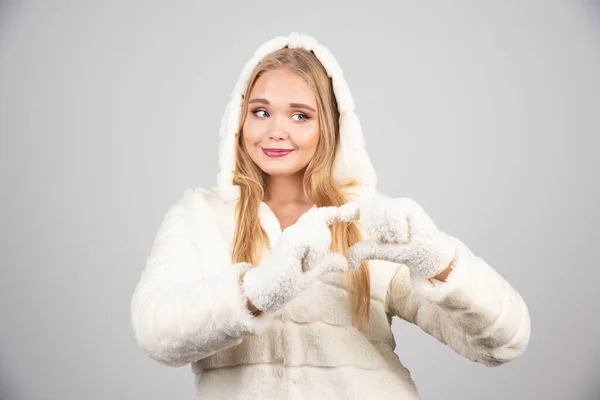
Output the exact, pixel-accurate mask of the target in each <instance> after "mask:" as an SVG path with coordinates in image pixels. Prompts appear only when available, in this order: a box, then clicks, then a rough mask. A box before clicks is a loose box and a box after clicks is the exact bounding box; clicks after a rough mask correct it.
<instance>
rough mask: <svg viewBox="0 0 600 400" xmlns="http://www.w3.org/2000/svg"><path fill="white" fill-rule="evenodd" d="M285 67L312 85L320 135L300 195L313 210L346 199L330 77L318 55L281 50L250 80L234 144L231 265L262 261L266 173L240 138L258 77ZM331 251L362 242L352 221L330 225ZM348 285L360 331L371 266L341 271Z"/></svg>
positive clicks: (367, 301)
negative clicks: (236, 194) (339, 178)
mask: <svg viewBox="0 0 600 400" xmlns="http://www.w3.org/2000/svg"><path fill="white" fill-rule="evenodd" d="M281 67H285V68H289V69H290V70H291V71H293V72H295V73H297V74H298V75H299V76H301V77H302V78H303V79H304V80H305V81H306V82H307V83H308V84H309V86H310V87H311V89H312V90H313V93H314V94H315V98H316V101H317V111H318V115H319V128H320V137H319V143H318V146H317V149H316V152H315V154H314V156H313V158H312V159H311V161H310V162H309V164H308V166H307V167H306V170H305V173H304V191H305V193H306V196H307V197H308V199H309V200H310V201H311V202H312V203H313V204H314V205H315V206H317V207H323V206H341V205H342V204H344V203H346V202H347V201H348V199H347V198H346V196H345V195H344V193H343V192H342V190H341V188H339V187H337V186H336V184H335V183H334V182H333V179H332V170H333V160H334V156H335V153H336V150H337V147H338V143H339V136H340V132H339V112H338V107H337V102H336V98H335V94H334V92H333V85H332V82H331V78H329V77H328V75H327V72H326V70H325V68H324V67H323V65H322V64H321V63H320V62H319V60H318V59H317V58H316V56H315V55H314V54H313V53H312V52H310V51H308V50H304V49H289V48H287V47H286V48H283V49H281V50H278V51H275V52H273V53H271V54H270V55H268V56H267V57H265V58H264V59H263V60H261V62H260V63H259V64H258V66H257V67H256V68H255V70H254V72H253V73H252V75H251V77H250V81H249V84H248V87H247V88H246V93H245V95H244V101H243V104H242V111H241V115H242V118H241V121H240V124H239V128H238V134H237V141H236V156H235V171H234V178H233V184H234V185H237V186H239V188H240V198H239V201H238V203H237V207H236V221H237V223H236V228H235V233H234V238H233V253H232V261H233V262H234V263H236V262H242V261H245V262H248V263H250V264H253V265H257V264H258V263H260V261H261V259H262V255H263V251H264V249H265V248H267V247H268V246H270V243H269V239H268V236H267V234H266V232H265V231H264V230H263V229H262V227H261V225H260V223H259V216H258V215H259V206H260V203H261V201H262V200H263V198H264V194H265V185H266V183H267V179H266V178H267V176H266V174H265V173H264V172H263V171H262V170H261V169H260V168H259V167H258V166H257V165H256V164H255V163H254V161H252V159H251V158H250V156H249V154H248V152H247V150H246V148H245V146H244V141H243V138H242V134H243V132H242V127H243V125H244V121H245V119H246V115H247V112H248V99H249V96H250V93H251V92H252V89H253V87H254V85H255V83H256V81H257V79H258V78H259V77H260V76H261V75H262V74H263V73H265V72H267V71H270V70H273V69H276V68H281ZM331 232H332V244H331V250H332V251H337V252H340V253H342V254H346V251H347V249H348V247H349V246H351V245H352V244H354V243H357V242H358V241H360V240H361V235H360V231H359V228H358V226H357V223H356V222H350V223H346V222H339V223H336V224H334V225H332V226H331ZM345 278H346V286H347V289H348V292H349V293H350V298H351V301H352V307H353V318H352V323H353V324H355V325H356V324H357V325H358V326H359V328H362V327H364V326H366V324H367V322H368V320H369V309H370V301H371V297H370V291H371V282H370V276H369V266H368V263H367V262H364V263H363V264H362V265H361V266H360V267H359V268H357V269H356V270H354V271H352V272H346V273H345Z"/></svg>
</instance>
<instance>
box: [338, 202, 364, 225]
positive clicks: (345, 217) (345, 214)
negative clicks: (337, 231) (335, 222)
mask: <svg viewBox="0 0 600 400" xmlns="http://www.w3.org/2000/svg"><path fill="white" fill-rule="evenodd" d="M360 210H361V205H360V204H359V203H358V202H355V201H353V202H349V203H346V204H343V205H341V206H340V207H339V221H340V222H352V221H358V220H359V219H360Z"/></svg>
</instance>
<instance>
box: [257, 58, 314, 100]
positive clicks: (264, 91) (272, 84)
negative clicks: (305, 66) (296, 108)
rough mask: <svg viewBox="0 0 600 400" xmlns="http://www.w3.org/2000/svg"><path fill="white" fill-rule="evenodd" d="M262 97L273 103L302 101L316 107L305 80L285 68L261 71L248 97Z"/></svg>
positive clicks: (311, 92)
mask: <svg viewBox="0 0 600 400" xmlns="http://www.w3.org/2000/svg"><path fill="white" fill-rule="evenodd" d="M254 98H263V99H266V100H268V101H269V102H271V103H273V104H277V103H286V104H287V103H304V104H306V105H309V106H313V107H314V108H316V105H317V104H316V103H317V102H316V99H315V95H314V93H313V91H312V89H311V88H310V86H309V85H308V83H306V81H305V80H304V79H303V78H302V77H300V76H299V75H298V74H296V73H295V72H293V71H291V70H289V69H287V68H278V69H274V70H271V71H267V72H265V73H263V74H262V75H261V76H260V77H259V78H258V79H257V81H256V83H255V84H254V87H253V88H252V92H251V93H250V99H254Z"/></svg>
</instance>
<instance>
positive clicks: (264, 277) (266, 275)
mask: <svg viewBox="0 0 600 400" xmlns="http://www.w3.org/2000/svg"><path fill="white" fill-rule="evenodd" d="M355 214H356V206H354V207H353V206H352V205H343V206H341V207H321V208H313V209H311V210H309V211H307V212H306V213H304V214H303V215H302V216H301V217H300V218H299V219H298V221H297V222H296V223H295V224H294V225H292V226H290V227H288V228H286V229H285V230H284V231H283V232H282V233H281V236H280V237H279V240H278V241H277V244H276V246H275V247H274V248H273V250H272V252H271V254H270V255H269V257H267V259H266V260H265V262H264V263H263V264H262V265H260V266H258V267H256V268H251V269H250V270H248V272H246V274H245V276H244V291H245V293H246V296H247V298H248V299H249V300H250V301H251V302H252V304H253V305H254V306H255V307H256V308H257V309H258V310H261V311H264V312H274V311H277V310H278V309H280V308H281V307H282V306H283V305H285V304H286V303H288V302H289V301H290V300H292V299H294V298H295V297H297V296H298V295H300V294H301V293H302V292H304V291H305V290H306V289H307V288H308V287H309V285H310V284H312V283H313V282H314V281H315V280H316V279H318V278H319V277H320V276H322V275H324V274H327V273H330V272H343V271H346V270H347V269H348V261H347V260H346V258H345V257H344V256H343V255H342V254H340V253H334V252H331V251H330V250H329V247H330V246H331V231H330V229H329V225H331V224H333V223H335V222H338V221H346V220H349V219H351V218H353V216H354V215H355Z"/></svg>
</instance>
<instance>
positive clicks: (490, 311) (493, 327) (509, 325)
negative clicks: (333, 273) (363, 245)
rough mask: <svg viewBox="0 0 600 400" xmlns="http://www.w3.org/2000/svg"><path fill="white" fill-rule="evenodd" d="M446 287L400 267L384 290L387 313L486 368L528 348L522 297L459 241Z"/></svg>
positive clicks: (528, 325) (515, 356) (528, 332)
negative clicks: (386, 298) (386, 295)
mask: <svg viewBox="0 0 600 400" xmlns="http://www.w3.org/2000/svg"><path fill="white" fill-rule="evenodd" d="M454 240H456V243H457V257H456V258H455V263H454V267H453V269H452V271H451V273H450V275H449V276H448V277H447V279H446V281H445V282H441V281H438V280H435V279H431V280H429V279H427V278H420V277H416V276H411V275H410V273H409V271H408V268H407V267H406V266H402V267H401V268H399V269H398V271H397V272H396V274H395V275H394V278H393V279H392V281H391V283H390V286H389V290H388V305H389V309H390V311H391V313H393V314H394V315H396V316H399V317H400V318H402V319H405V320H406V321H408V322H410V323H413V324H415V325H417V326H419V327H420V328H421V329H422V330H423V331H425V332H427V333H428V334H430V335H432V336H433V337H435V338H436V339H437V340H439V341H440V342H442V343H444V344H446V345H448V346H450V347H451V348H452V349H453V350H454V351H455V352H457V353H458V354H461V355H462V356H465V357H467V358H468V359H470V360H472V361H475V362H479V363H481V364H483V365H486V366H488V367H492V366H498V365H501V364H504V363H506V362H509V361H511V360H514V359H515V358H517V357H518V356H520V355H521V354H522V353H523V352H524V351H525V349H526V347H527V346H528V343H529V335H530V317H529V311H528V308H527V305H526V304H525V302H524V300H523V298H522V297H521V296H520V294H519V293H518V292H517V291H516V290H515V289H514V288H513V287H511V285H510V284H509V283H508V282H507V281H506V280H505V279H504V278H503V277H502V276H500V275H499V274H498V272H497V271H495V270H494V269H493V268H492V267H491V266H490V265H489V264H488V263H486V262H485V261H484V260H483V259H481V258H480V257H478V256H476V255H474V254H473V253H472V252H471V251H470V249H469V248H467V246H466V245H465V244H464V243H462V242H461V241H460V240H458V239H456V238H454Z"/></svg>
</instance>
